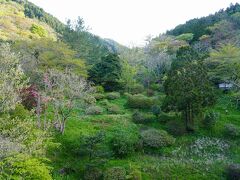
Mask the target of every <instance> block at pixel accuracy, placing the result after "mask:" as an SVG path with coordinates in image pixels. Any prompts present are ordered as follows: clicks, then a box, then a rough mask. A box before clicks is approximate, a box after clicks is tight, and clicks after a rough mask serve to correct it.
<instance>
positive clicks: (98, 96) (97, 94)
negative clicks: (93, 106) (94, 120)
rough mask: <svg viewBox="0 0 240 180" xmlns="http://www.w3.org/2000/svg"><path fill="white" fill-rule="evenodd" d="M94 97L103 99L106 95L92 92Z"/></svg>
mask: <svg viewBox="0 0 240 180" xmlns="http://www.w3.org/2000/svg"><path fill="white" fill-rule="evenodd" d="M94 98H95V99H96V100H102V99H105V98H106V96H105V95H104V94H101V93H95V94H94Z"/></svg>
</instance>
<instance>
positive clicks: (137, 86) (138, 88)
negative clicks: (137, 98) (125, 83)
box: [130, 84, 144, 94]
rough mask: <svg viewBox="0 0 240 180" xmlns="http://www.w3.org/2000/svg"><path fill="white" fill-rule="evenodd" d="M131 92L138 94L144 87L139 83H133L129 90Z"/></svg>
mask: <svg viewBox="0 0 240 180" xmlns="http://www.w3.org/2000/svg"><path fill="white" fill-rule="evenodd" d="M130 92H131V94H140V93H143V92H144V87H143V85H141V84H135V85H134V86H133V87H132V88H131V90H130Z"/></svg>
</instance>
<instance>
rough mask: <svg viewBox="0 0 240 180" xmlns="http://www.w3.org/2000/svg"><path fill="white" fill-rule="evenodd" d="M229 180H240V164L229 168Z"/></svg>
mask: <svg viewBox="0 0 240 180" xmlns="http://www.w3.org/2000/svg"><path fill="white" fill-rule="evenodd" d="M227 179H228V180H239V179H240V164H231V165H229V166H228V167H227Z"/></svg>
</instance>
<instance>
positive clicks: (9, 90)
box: [0, 43, 27, 112]
mask: <svg viewBox="0 0 240 180" xmlns="http://www.w3.org/2000/svg"><path fill="white" fill-rule="evenodd" d="M26 84H27V79H26V77H25V75H24V73H23V70H22V68H21V65H20V63H19V57H18V56H17V55H16V54H15V53H13V52H12V51H11V48H10V45H9V44H5V43H4V44H1V45H0V112H6V111H9V110H12V109H14V108H15V106H16V104H17V103H19V102H20V101H21V98H20V97H19V92H20V90H21V89H23V88H24V87H26Z"/></svg>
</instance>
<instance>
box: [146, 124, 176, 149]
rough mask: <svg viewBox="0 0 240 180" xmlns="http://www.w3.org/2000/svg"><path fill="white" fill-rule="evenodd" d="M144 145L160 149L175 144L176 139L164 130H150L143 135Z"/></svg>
mask: <svg viewBox="0 0 240 180" xmlns="http://www.w3.org/2000/svg"><path fill="white" fill-rule="evenodd" d="M141 137H142V140H143V145H144V146H145V147H150V148H160V147H165V146H169V145H172V144H174V142H175V139H174V138H173V137H172V136H170V135H169V134H168V133H167V132H166V131H164V130H156V129H148V130H145V131H143V132H142V133H141Z"/></svg>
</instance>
